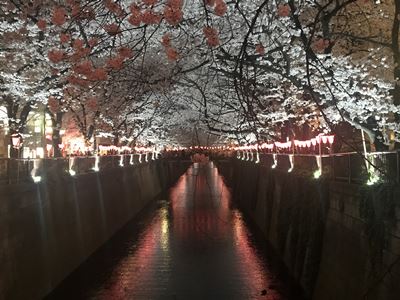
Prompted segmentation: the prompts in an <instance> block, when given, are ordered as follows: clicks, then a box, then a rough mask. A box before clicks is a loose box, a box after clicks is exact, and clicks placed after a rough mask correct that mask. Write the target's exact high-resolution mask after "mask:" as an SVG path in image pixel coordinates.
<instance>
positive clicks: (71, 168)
mask: <svg viewBox="0 0 400 300" xmlns="http://www.w3.org/2000/svg"><path fill="white" fill-rule="evenodd" d="M74 164H75V157H70V158H69V166H68V173H69V175H71V176H75V175H76V172H75V170H73V167H74Z"/></svg>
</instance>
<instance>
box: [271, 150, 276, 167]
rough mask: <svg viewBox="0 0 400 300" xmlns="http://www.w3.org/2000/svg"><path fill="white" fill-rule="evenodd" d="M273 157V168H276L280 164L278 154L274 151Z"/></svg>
mask: <svg viewBox="0 0 400 300" xmlns="http://www.w3.org/2000/svg"><path fill="white" fill-rule="evenodd" d="M272 158H273V159H274V163H273V164H272V166H271V169H275V168H276V167H277V166H278V156H277V155H276V154H275V153H274V154H273V155H272Z"/></svg>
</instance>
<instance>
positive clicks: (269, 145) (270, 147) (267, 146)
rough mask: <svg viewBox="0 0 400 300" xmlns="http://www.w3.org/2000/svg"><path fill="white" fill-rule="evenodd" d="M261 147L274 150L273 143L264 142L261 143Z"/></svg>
mask: <svg viewBox="0 0 400 300" xmlns="http://www.w3.org/2000/svg"><path fill="white" fill-rule="evenodd" d="M261 148H262V149H269V150H272V149H274V144H273V143H272V144H268V143H263V144H261Z"/></svg>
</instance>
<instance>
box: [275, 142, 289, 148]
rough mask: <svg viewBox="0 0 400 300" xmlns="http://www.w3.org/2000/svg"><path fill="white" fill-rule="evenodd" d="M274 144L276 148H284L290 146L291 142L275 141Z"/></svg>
mask: <svg viewBox="0 0 400 300" xmlns="http://www.w3.org/2000/svg"><path fill="white" fill-rule="evenodd" d="M275 146H276V147H278V148H283V149H286V148H290V147H291V146H292V142H291V141H288V142H286V143H281V142H275Z"/></svg>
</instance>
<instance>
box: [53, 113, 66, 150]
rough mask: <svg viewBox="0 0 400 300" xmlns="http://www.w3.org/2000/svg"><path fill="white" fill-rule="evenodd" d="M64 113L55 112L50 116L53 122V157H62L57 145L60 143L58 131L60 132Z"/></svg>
mask: <svg viewBox="0 0 400 300" xmlns="http://www.w3.org/2000/svg"><path fill="white" fill-rule="evenodd" d="M63 115H64V113H63V112H57V113H56V114H55V116H54V115H51V116H52V121H53V124H54V126H53V134H52V145H53V153H54V157H62V152H61V149H60V147H59V145H60V144H61V143H62V139H61V135H60V130H61V125H62V118H63Z"/></svg>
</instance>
